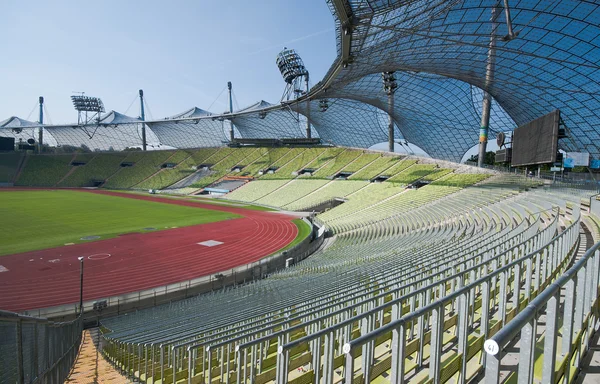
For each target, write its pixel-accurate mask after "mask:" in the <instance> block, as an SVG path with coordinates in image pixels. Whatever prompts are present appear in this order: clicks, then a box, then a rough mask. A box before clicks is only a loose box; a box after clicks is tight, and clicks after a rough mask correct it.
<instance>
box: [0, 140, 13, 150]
mask: <svg viewBox="0 0 600 384" xmlns="http://www.w3.org/2000/svg"><path fill="white" fill-rule="evenodd" d="M14 150H15V138H14V137H0V152H1V151H14Z"/></svg>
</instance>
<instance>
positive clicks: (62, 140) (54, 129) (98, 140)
mask: <svg viewBox="0 0 600 384" xmlns="http://www.w3.org/2000/svg"><path fill="white" fill-rule="evenodd" d="M45 129H46V131H48V132H49V133H50V134H51V135H52V136H53V137H54V138H55V139H56V142H57V145H71V146H75V147H81V146H82V145H85V146H86V147H88V148H89V149H91V150H92V151H94V150H99V151H108V150H116V151H120V150H123V149H125V148H127V147H141V146H142V134H141V129H142V124H141V123H127V124H125V123H115V124H100V125H95V124H94V125H85V126H78V125H76V124H74V125H62V126H60V125H56V126H45ZM146 131H147V133H146V137H147V142H148V143H149V144H150V147H152V146H154V145H157V144H158V142H156V143H155V144H154V143H153V141H152V140H151V138H152V136H151V132H149V131H148V130H146Z"/></svg>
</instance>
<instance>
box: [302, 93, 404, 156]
mask: <svg viewBox="0 0 600 384" xmlns="http://www.w3.org/2000/svg"><path fill="white" fill-rule="evenodd" d="M327 105H328V108H327V110H326V111H321V110H320V109H319V100H314V101H312V102H311V105H310V109H311V110H310V121H311V123H312V125H313V127H314V129H315V130H316V131H317V132H318V134H319V137H320V138H321V140H322V141H323V142H324V143H329V144H335V145H344V146H349V147H361V148H369V147H371V146H373V145H375V144H377V143H381V142H383V141H386V140H387V135H388V128H387V127H388V122H387V115H386V114H385V113H383V111H381V110H380V109H379V108H377V107H374V106H372V105H369V104H365V103H362V102H360V101H357V100H349V99H343V98H334V99H327ZM293 108H294V109H297V110H299V111H300V113H303V114H305V113H306V103H299V104H297V105H296V104H295V105H294V106H293ZM397 134H400V132H397Z"/></svg>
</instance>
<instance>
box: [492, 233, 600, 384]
mask: <svg viewBox="0 0 600 384" xmlns="http://www.w3.org/2000/svg"><path fill="white" fill-rule="evenodd" d="M599 260H600V242H598V243H596V244H595V245H593V246H592V247H591V248H590V249H588V250H587V252H586V253H585V254H584V255H583V257H582V258H581V259H580V260H579V261H577V262H576V263H575V264H574V265H573V266H572V267H571V268H569V270H567V271H566V272H565V273H564V274H563V275H561V276H560V277H559V278H558V279H557V280H556V281H555V282H554V283H552V284H551V285H550V286H548V288H546V289H545V290H544V291H543V292H541V293H540V294H539V295H538V296H537V297H536V298H535V299H533V300H532V301H531V302H530V303H529V304H528V305H527V307H525V308H524V309H523V310H522V311H521V312H520V313H519V314H518V315H517V316H516V317H515V318H514V319H512V320H511V321H510V322H509V323H508V324H506V325H505V326H504V327H503V328H502V329H500V330H499V331H498V332H497V333H496V334H495V335H494V336H493V337H491V338H490V339H488V340H486V342H485V344H484V349H485V351H486V352H487V354H488V358H487V362H486V371H485V382H486V383H498V382H499V374H500V360H501V358H502V353H501V352H502V351H503V349H504V348H505V347H506V345H507V344H508V343H510V341H511V340H512V339H514V338H515V337H516V336H517V335H518V334H519V333H521V342H520V352H519V354H520V357H521V358H520V359H519V370H518V379H519V382H520V383H521V382H524V381H525V380H529V381H531V380H533V364H532V362H533V360H532V359H531V357H532V354H533V353H534V349H533V345H534V343H535V339H536V335H535V328H536V325H537V318H538V316H539V315H540V314H541V313H544V312H545V313H546V331H545V339H544V362H543V376H542V382H544V383H554V382H556V379H557V377H556V354H557V351H556V344H557V338H558V331H559V327H558V316H559V312H560V308H559V304H560V293H561V289H562V288H566V293H565V303H564V309H563V311H564V313H563V319H564V325H563V330H562V338H563V342H562V345H563V349H562V355H563V356H568V357H570V356H571V354H572V353H573V352H574V351H575V350H577V349H579V347H580V346H578V345H574V346H573V345H571V343H572V341H573V340H576V337H575V335H576V334H577V333H578V332H579V331H581V330H582V328H583V321H584V318H585V317H586V316H587V315H588V314H589V313H590V311H591V310H592V304H593V303H595V302H596V300H597V298H598V277H599V276H598V275H599V273H600V270H599V265H598V261H599ZM588 263H591V265H590V266H589V267H590V268H588ZM573 310H574V312H573ZM597 320H598V318H597V317H596V319H595V321H597ZM588 326H595V324H593V325H590V324H588ZM590 336H591V334H588V337H590ZM582 339H583V338H582ZM581 342H582V343H583V344H587V340H582V341H581ZM569 360H570V358H568V359H567V361H569ZM568 369H569V364H566V370H567V372H565V377H567V378H568V377H569V376H568V374H569V373H568Z"/></svg>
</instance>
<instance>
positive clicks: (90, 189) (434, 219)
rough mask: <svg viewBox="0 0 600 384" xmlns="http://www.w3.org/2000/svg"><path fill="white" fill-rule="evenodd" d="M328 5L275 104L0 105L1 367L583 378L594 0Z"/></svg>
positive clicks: (175, 379)
mask: <svg viewBox="0 0 600 384" xmlns="http://www.w3.org/2000/svg"><path fill="white" fill-rule="evenodd" d="M326 3H327V6H328V7H329V9H330V11H331V14H332V15H333V18H334V20H335V35H336V49H337V51H336V59H335V61H334V62H333V63H332V64H331V67H330V69H329V70H328V72H327V73H326V75H325V76H324V77H323V78H322V79H319V81H318V83H316V84H315V85H313V86H310V83H309V74H308V70H307V69H306V68H305V66H304V64H303V62H302V59H301V58H300V56H299V54H298V53H297V52H296V51H294V50H293V49H288V48H285V49H284V50H282V51H281V53H280V54H279V55H278V56H277V58H276V62H275V63H274V64H276V66H277V67H278V69H279V71H280V73H281V75H282V77H283V80H284V83H285V91H284V95H283V97H282V100H281V102H280V103H278V104H270V103H267V102H265V101H259V102H257V103H256V104H254V105H252V106H250V107H248V108H241V109H237V110H234V108H233V102H232V84H231V83H228V86H227V88H228V97H229V110H228V111H226V112H223V113H215V112H211V111H208V110H204V109H201V108H199V107H193V108H191V109H188V110H186V111H184V112H182V113H179V114H176V115H174V116H170V117H165V118H159V119H152V118H147V117H146V116H145V112H144V108H145V106H146V105H147V104H146V103H145V101H144V92H143V91H142V90H139V106H140V116H137V117H133V116H128V115H127V114H126V113H120V112H117V111H114V110H112V111H106V110H105V108H104V105H103V102H102V101H101V100H100V99H99V98H96V97H89V96H84V95H77V96H72V101H73V105H74V107H75V109H76V111H77V112H78V121H77V122H76V123H70V124H47V123H45V122H44V116H45V114H44V113H45V111H46V110H45V109H44V102H45V100H44V98H43V97H40V98H39V119H38V121H31V120H28V119H24V118H21V117H17V116H12V117H9V118H8V119H6V120H3V121H1V122H0V187H1V188H0V213H1V216H2V220H0V229H1V231H0V290H1V292H2V294H1V295H0V309H1V311H0V382H2V383H63V382H69V383H86V382H94V383H95V382H115V383H120V382H122V383H128V382H132V383H133V382H143V383H156V384H157V383H161V384H167V383H210V384H213V383H215V384H218V383H256V384H262V383H281V384H285V383H290V384H308V383H326V384H334V383H347V384H352V383H365V384H367V383H475V382H477V383H478V382H485V383H490V384H491V383H500V382H502V383H513V382H519V383H559V382H560V383H572V382H584V383H585V382H597V381H596V380H600V378H599V377H598V363H597V361H598V360H597V358H598V356H597V353H598V337H599V335H600V334H599V333H598V332H597V330H598V328H599V327H600V301H599V297H600V296H599V290H598V288H599V287H600V194H599V189H600V182H599V180H600V172H599V169H600V128H599V127H600V116H599V115H598V112H597V111H598V110H599V107H600V97H599V94H600V68H599V67H598V62H600V37H599V36H600V23H599V20H600V3H598V2H596V1H575V0H562V1H560V2H558V1H555V2H539V1H530V0H519V1H512V0H503V1H487V0H484V1H474V0H461V1H403V2H382V1H376V0H366V1H355V0H326ZM273 69H274V70H275V65H274V67H273ZM182 109H183V108H182ZM207 109H210V108H207ZM488 138H490V141H493V139H492V138H496V144H497V146H498V147H499V148H498V150H497V151H495V154H494V155H495V161H494V162H493V163H495V165H493V166H492V165H486V164H484V158H485V157H486V155H487V154H488V153H489V152H490V151H488V148H487V143H488ZM381 143H385V146H386V148H387V150H381V149H377V148H375V147H374V146H376V145H377V144H381ZM411 145H412V146H413V148H420V149H422V150H423V151H424V152H425V153H426V154H427V155H428V156H424V155H420V154H415V153H414V152H412V151H411V150H410V148H411ZM398 146H401V147H406V148H408V149H409V150H408V151H406V153H402V154H400V153H398V152H395V150H396V149H397V148H398ZM474 148H476V149H477V150H478V155H477V156H476V157H474V158H473V159H474V160H475V161H476V162H466V163H465V162H461V160H464V159H465V156H466V154H467V153H468V152H469V150H472V149H474ZM575 168H578V169H580V170H583V172H575Z"/></svg>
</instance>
